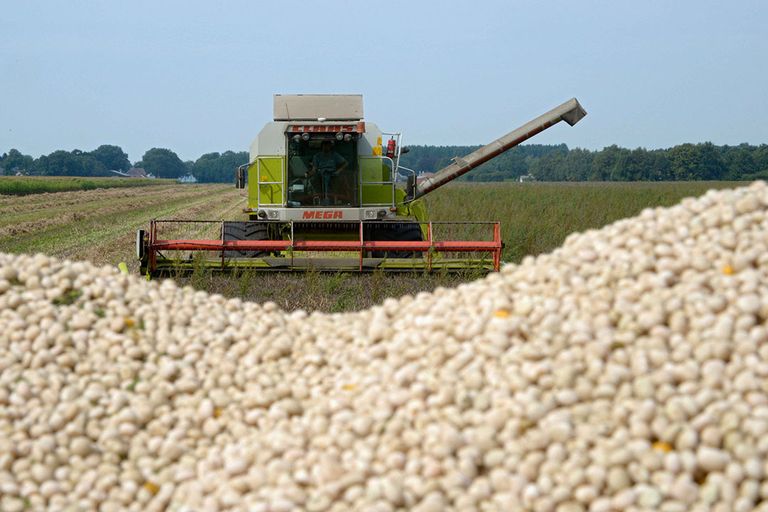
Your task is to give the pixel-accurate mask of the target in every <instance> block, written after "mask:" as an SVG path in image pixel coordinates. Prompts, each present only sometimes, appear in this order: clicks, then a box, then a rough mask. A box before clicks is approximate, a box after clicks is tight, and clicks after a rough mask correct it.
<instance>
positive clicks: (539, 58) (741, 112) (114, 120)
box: [0, 0, 768, 161]
mask: <svg viewBox="0 0 768 512" xmlns="http://www.w3.org/2000/svg"><path fill="white" fill-rule="evenodd" d="M2 13H3V16H2V30H0V152H3V151H7V150H8V149H10V148H13V147H15V148H18V149H19V150H21V151H22V152H23V153H26V154H31V155H33V156H35V157H37V156H39V155H40V154H47V153H50V152H51V151H54V150H56V149H66V150H72V149H81V150H92V149H94V148H96V147H97V146H98V145H100V144H117V145H119V146H121V147H122V148H123V149H124V150H125V151H126V152H128V154H129V157H130V158H131V160H133V161H135V160H138V159H140V158H141V156H142V155H143V153H144V151H146V150H147V149H149V148H151V147H167V148H169V149H172V150H174V151H176V152H177V153H178V154H179V156H181V157H182V158H183V159H185V160H188V159H196V158H197V157H199V156H200V155H201V154H203V153H206V152H211V151H224V150H227V149H233V150H246V149H247V147H248V145H249V144H250V141H251V140H252V139H253V138H254V136H255V135H256V133H257V132H258V131H259V130H260V129H261V127H262V126H263V124H264V123H265V122H267V121H269V120H270V119H271V115H272V95H273V94H275V93H286V94H287V93H344V92H347V93H362V94H363V96H364V102H365V117H366V119H367V120H368V121H371V122H375V123H377V124H378V125H379V126H380V127H381V128H383V129H385V130H389V131H397V130H399V131H402V132H403V133H404V136H405V141H406V143H411V144H437V145H446V144H481V143H485V142H488V141H490V140H492V139H494V138H496V137H498V136H500V135H503V134H504V133H506V132H507V131H509V130H511V129H513V128H515V127H517V126H518V125H520V124H522V123H523V122H525V121H528V120H529V119H530V118H532V117H534V116H536V115H539V114H541V113H543V112H545V111H546V110H549V109H550V108H552V107H554V106H556V105H558V104H560V103H561V102H563V101H565V100H567V99H569V98H571V97H573V96H575V97H577V98H578V99H579V101H580V102H581V103H582V105H583V106H584V107H585V109H586V110H587V111H588V112H589V115H588V116H587V117H586V118H585V119H584V120H583V121H582V122H581V123H579V124H578V125H577V126H575V127H573V128H571V127H568V126H567V125H565V124H564V123H561V125H562V126H561V125H558V126H556V127H554V128H552V129H550V130H548V131H547V132H544V133H543V134H541V135H538V136H537V137H535V138H534V139H532V140H531V142H537V143H547V144H551V143H560V142H564V143H566V144H568V145H569V146H570V147H585V148H589V149H600V148H603V147H605V146H608V145H611V144H618V145H620V146H625V147H630V148H635V147H646V148H660V147H669V146H673V145H675V144H679V143H683V142H704V141H711V142H714V143H715V144H738V143H740V142H749V143H752V144H759V143H768V121H767V119H768V99H766V95H767V94H768V67H766V66H765V61H766V58H768V28H767V27H768V2H765V1H762V0H761V1H758V0H754V1H751V0H734V1H730V2H723V1H717V2H715V1H708V0H698V1H692V0H679V1H674V2H671V1H668V0H667V1H657V0H650V1H644V2H637V1H634V2H630V1H623V0H614V1H590V2H574V1H573V0H571V1H516V0H509V1H487V2H483V1H478V2H454V1H443V2H437V1H424V2H418V1H415V0H412V1H399V0H393V1H388V2H381V3H375V4H374V3H368V2H361V1H347V0H340V1H332V2H323V3H320V2H302V1H294V2H286V1H284V0H283V1H265V2H257V1H228V2H210V1H208V2H202V1H131V2H118V1H95V0H94V1H89V2H85V1H77V0H71V1H67V2H64V1H37V2H22V1H18V2H7V3H5V4H4V6H3V9H2Z"/></svg>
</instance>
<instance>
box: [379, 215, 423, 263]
mask: <svg viewBox="0 0 768 512" xmlns="http://www.w3.org/2000/svg"><path fill="white" fill-rule="evenodd" d="M367 237H368V239H369V240H376V241H382V242H389V241H398V242H421V241H422V240H423V239H424V238H423V237H422V233H421V225H419V224H418V223H416V222H386V223H381V224H373V225H372V226H371V229H369V230H368V235H367ZM420 256H421V253H420V252H413V251H371V257H373V258H418V257H420Z"/></svg>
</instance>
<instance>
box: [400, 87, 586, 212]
mask: <svg viewBox="0 0 768 512" xmlns="http://www.w3.org/2000/svg"><path fill="white" fill-rule="evenodd" d="M586 115H587V112H586V111H585V110H584V109H583V108H582V106H581V105H580V104H579V102H578V100H577V99H576V98H572V99H570V100H568V101H566V102H565V103H563V104H562V105H560V106H558V107H555V108H553V109H552V110H550V111H549V112H547V113H546V114H543V115H540V116H539V117H537V118H536V119H533V120H532V121H529V122H527V123H526V124H524V125H523V126H521V127H520V128H517V129H516V130H513V131H511V132H509V133H508V134H506V135H504V136H503V137H500V138H498V139H496V140H495V141H493V142H491V143H490V144H487V145H485V146H483V147H481V148H480V149H478V150H476V151H474V152H472V153H470V154H468V155H466V156H464V157H460V158H459V157H457V158H454V160H453V163H451V164H450V165H448V166H446V167H443V168H442V169H440V170H439V171H437V173H435V175H434V176H430V177H429V178H426V179H425V180H423V181H422V182H420V183H418V184H416V186H415V189H414V190H413V193H412V194H409V197H408V199H407V200H409V201H411V200H414V199H418V198H419V197H422V196H424V195H425V194H428V193H430V192H432V191H433V190H435V189H437V188H439V187H441V186H443V185H445V184H446V183H448V182H450V181H453V180H455V179H456V178H458V177H459V176H462V175H463V174H466V173H468V172H469V171H471V170H472V169H474V168H475V167H477V166H479V165H481V164H483V163H485V162H487V161H488V160H491V159H492V158H495V157H497V156H498V155H500V154H501V153H503V152H504V151H506V150H508V149H511V148H513V147H515V146H517V145H518V144H520V143H522V142H524V141H526V140H528V139H530V138H531V137H533V136H534V135H536V134H537V133H539V132H542V131H544V130H546V129H547V128H549V127H550V126H553V125H555V124H557V123H559V122H560V121H565V122H566V123H568V124H569V125H571V126H573V125H575V124H576V123H578V122H579V120H581V118H582V117H584V116H586Z"/></svg>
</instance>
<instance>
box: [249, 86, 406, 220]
mask: <svg viewBox="0 0 768 512" xmlns="http://www.w3.org/2000/svg"><path fill="white" fill-rule="evenodd" d="M400 139H401V135H400V134H399V133H389V134H388V133H383V132H382V131H381V130H380V129H379V128H378V127H377V126H376V125H375V124H373V123H370V122H366V121H364V119H363V99H362V96H360V95H275V97H274V120H273V121H272V122H271V123H267V125H266V126H265V127H264V128H263V129H262V130H261V132H259V134H258V136H257V137H256V139H255V140H254V141H253V143H252V144H251V148H250V162H249V163H248V164H247V165H245V166H243V167H241V168H240V169H239V176H242V179H238V183H239V184H240V186H242V187H246V188H247V189H248V205H247V208H246V212H247V213H248V214H249V217H250V219H251V220H272V221H283V222H291V221H293V222H294V223H306V224H314V223H316V222H317V221H327V220H333V221H349V222H353V223H356V222H359V221H362V220H377V219H379V220H382V219H385V218H394V217H396V216H397V215H396V210H397V203H398V194H397V188H398V187H397V176H398V167H399V163H400V162H399V160H400V154H401V145H400ZM401 172H407V171H405V170H404V169H401ZM400 199H401V201H400V202H402V199H404V195H403V196H402V197H401V198H400ZM294 227H295V228H299V229H298V230H299V231H304V230H310V231H311V227H312V226H309V225H296V226H294ZM338 227H339V226H335V228H338ZM294 234H296V230H294Z"/></svg>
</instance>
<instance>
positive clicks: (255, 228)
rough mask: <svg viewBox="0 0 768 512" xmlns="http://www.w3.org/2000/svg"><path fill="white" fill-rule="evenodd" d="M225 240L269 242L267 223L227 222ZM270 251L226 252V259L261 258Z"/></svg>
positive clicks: (223, 234) (225, 224)
mask: <svg viewBox="0 0 768 512" xmlns="http://www.w3.org/2000/svg"><path fill="white" fill-rule="evenodd" d="M222 236H223V240H225V241H226V240H269V230H268V229H267V224H266V223H265V222H225V223H224V233H222ZM263 256H269V251H224V257H225V258H261V257H263Z"/></svg>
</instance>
